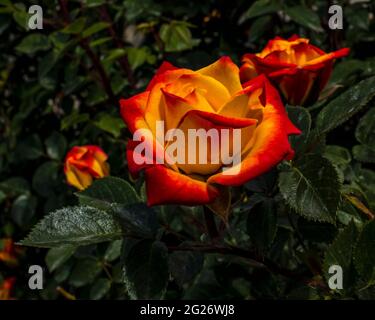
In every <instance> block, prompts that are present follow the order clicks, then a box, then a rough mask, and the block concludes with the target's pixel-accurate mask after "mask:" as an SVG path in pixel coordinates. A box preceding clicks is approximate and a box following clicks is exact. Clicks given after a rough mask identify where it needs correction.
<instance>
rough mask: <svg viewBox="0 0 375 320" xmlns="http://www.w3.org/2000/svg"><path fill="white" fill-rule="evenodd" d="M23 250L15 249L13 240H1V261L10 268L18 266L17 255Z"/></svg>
mask: <svg viewBox="0 0 375 320" xmlns="http://www.w3.org/2000/svg"><path fill="white" fill-rule="evenodd" d="M21 252H22V250H21V249H20V248H18V247H15V245H14V242H13V240H12V239H0V261H3V262H4V263H6V264H7V265H9V266H16V265H17V264H18V260H17V255H18V254H20V253H21Z"/></svg>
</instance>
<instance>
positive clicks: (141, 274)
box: [123, 240, 169, 299]
mask: <svg viewBox="0 0 375 320" xmlns="http://www.w3.org/2000/svg"><path fill="white" fill-rule="evenodd" d="M123 270H124V277H125V285H126V287H127V290H128V293H129V295H130V297H131V298H132V299H160V298H162V297H163V295H164V293H165V290H166V287H167V283H168V278H169V272H168V250H167V247H166V246H165V245H164V244H163V243H162V242H160V241H151V240H142V241H139V242H138V243H136V244H135V245H134V246H133V247H132V248H131V249H130V251H129V252H128V253H127V255H126V258H125V259H124V262H123Z"/></svg>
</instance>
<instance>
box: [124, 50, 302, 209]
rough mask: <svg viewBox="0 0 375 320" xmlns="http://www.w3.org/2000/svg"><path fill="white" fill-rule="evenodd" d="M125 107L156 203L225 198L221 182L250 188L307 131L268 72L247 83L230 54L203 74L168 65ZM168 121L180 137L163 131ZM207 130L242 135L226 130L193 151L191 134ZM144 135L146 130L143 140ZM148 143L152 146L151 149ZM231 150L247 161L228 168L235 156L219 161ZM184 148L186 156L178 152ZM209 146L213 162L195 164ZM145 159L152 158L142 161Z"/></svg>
mask: <svg viewBox="0 0 375 320" xmlns="http://www.w3.org/2000/svg"><path fill="white" fill-rule="evenodd" d="M120 105H121V115H122V117H123V119H124V121H125V123H126V124H127V126H128V128H129V130H130V132H131V133H132V134H133V139H132V140H130V141H129V142H128V144H127V160H128V167H129V171H130V173H131V175H132V176H133V177H137V175H138V174H139V172H140V171H142V170H144V173H145V181H146V193H147V202H148V205H157V204H172V203H175V204H185V205H197V204H208V203H212V202H214V201H215V200H216V199H218V198H219V196H220V189H222V187H221V186H239V185H242V184H243V183H245V182H247V181H249V180H251V179H253V178H255V177H257V176H259V175H261V174H263V173H265V172H266V171H268V170H269V169H270V168H272V167H273V166H275V165H277V164H278V163H279V162H280V161H282V160H283V159H290V158H291V157H293V154H294V152H293V150H292V149H291V146H290V144H289V141H288V135H290V134H299V133H300V131H299V130H298V129H297V128H296V127H294V125H293V124H292V123H291V122H290V120H289V119H288V116H287V113H286V111H285V108H284V106H283V104H282V102H281V99H280V97H279V94H278V92H277V90H276V89H275V88H274V87H272V85H271V84H270V82H269V81H268V80H267V79H266V77H265V76H259V77H256V78H255V79H253V80H252V81H250V82H249V83H248V85H247V86H246V87H245V88H243V87H242V85H241V82H240V75H239V69H238V67H237V66H236V65H235V64H234V63H233V62H232V60H231V59H230V58H229V57H222V58H220V59H219V60H218V61H216V62H214V63H213V64H211V65H209V66H207V67H205V68H202V69H200V70H197V71H193V70H190V69H182V68H176V67H174V66H172V65H171V64H169V63H167V62H165V63H163V65H162V66H161V67H160V68H159V70H158V71H157V72H156V75H155V76H154V78H153V79H152V80H151V82H150V83H149V85H148V87H147V88H146V91H144V92H142V93H140V94H137V95H135V96H133V97H131V98H129V99H126V100H125V99H123V100H121V101H120ZM161 125H162V126H163V128H164V127H165V131H166V132H167V133H166V135H165V137H167V136H168V133H170V132H172V134H176V135H175V138H177V140H173V139H166V138H164V135H160V134H159V133H160V126H161ZM199 130H200V131H201V132H202V131H203V132H204V134H207V133H208V132H209V131H211V132H212V133H213V134H214V133H217V132H221V131H220V130H225V132H227V133H228V132H229V134H231V135H232V137H234V136H235V133H239V135H238V136H237V137H238V139H237V138H236V139H232V141H231V142H228V140H225V139H224V135H223V136H219V133H218V139H219V143H217V144H216V145H214V144H211V145H209V144H208V140H209V139H206V140H205V141H203V142H202V141H199V148H198V147H197V145H194V146H193V149H192V148H190V145H189V143H188V141H189V139H190V136H189V133H191V132H197V131H199ZM140 132H142V133H145V136H143V137H142V139H139V138H140V137H139V135H138V134H139V133H140ZM177 133H178V135H177ZM179 137H180V139H179ZM166 140H168V141H166ZM202 140H203V139H202ZM172 141H173V142H172ZM186 141H187V142H186ZM216 141H217V140H216ZM185 142H186V143H185ZM211 142H212V141H211ZM201 143H202V145H201ZM205 143H207V144H206V145H205ZM140 146H142V147H143V146H145V147H146V146H147V147H150V149H151V151H150V152H148V153H147V152H143V151H141V149H142V148H139V147H140ZM171 146H174V147H176V149H174V150H175V151H176V152H174V151H172V150H171V149H170V147H171ZM201 146H203V148H202V149H201V148H200V147H201ZM214 147H215V148H214ZM237 147H239V148H237ZM197 148H198V149H197ZM216 148H218V149H216ZM147 149H148V148H147ZM145 150H146V149H145ZM212 150H216V151H214V152H212ZM228 150H229V153H230V154H231V155H232V156H233V155H236V157H237V156H239V160H240V161H239V162H236V163H234V162H233V163H230V164H231V166H228V162H227V161H226V160H227V159H228V158H225V157H221V158H220V159H219V155H222V154H225V153H226V151H228ZM180 151H183V152H181V154H180V155H181V157H179V156H176V154H178V153H179V152H180ZM201 151H202V154H203V158H205V159H206V160H207V161H204V162H201V161H195V160H196V159H199V158H200V156H201ZM146 154H147V155H146ZM205 156H206V157H205ZM215 156H218V157H217V158H216V159H214V158H215ZM142 157H143V158H144V159H146V160H147V161H145V162H142V161H139V159H140V158H142ZM170 158H174V159H176V158H177V160H176V161H169V160H170ZM180 160H181V161H180ZM190 160H193V161H190ZM220 185H221V186H220Z"/></svg>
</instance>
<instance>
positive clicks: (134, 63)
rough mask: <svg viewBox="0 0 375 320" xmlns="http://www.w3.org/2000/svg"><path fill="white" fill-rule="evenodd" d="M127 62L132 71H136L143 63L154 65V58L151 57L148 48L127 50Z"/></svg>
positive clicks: (153, 56)
mask: <svg viewBox="0 0 375 320" xmlns="http://www.w3.org/2000/svg"><path fill="white" fill-rule="evenodd" d="M127 53H128V60H129V63H130V66H131V67H132V69H133V70H135V69H137V68H138V67H140V66H141V65H143V64H144V63H146V62H147V63H149V64H154V63H155V62H156V56H155V55H153V54H152V53H151V51H150V49H149V48H148V47H141V48H128V49H127Z"/></svg>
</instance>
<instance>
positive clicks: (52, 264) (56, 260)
mask: <svg viewBox="0 0 375 320" xmlns="http://www.w3.org/2000/svg"><path fill="white" fill-rule="evenodd" d="M75 251H76V247H75V246H73V245H65V246H61V247H55V248H52V249H50V250H48V253H47V255H46V258H45V260H46V264H47V267H48V270H49V272H53V271H55V270H56V269H57V268H59V267H61V266H62V265H63V264H64V263H65V262H66V261H67V260H68V259H69V258H70V257H71V256H72V255H73V254H74V252H75Z"/></svg>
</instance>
